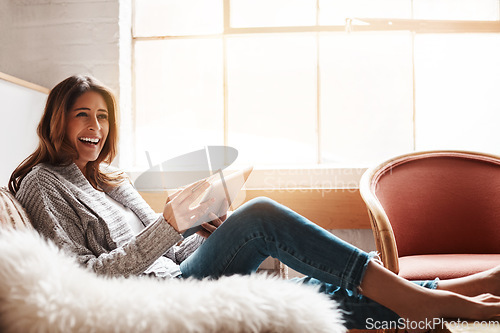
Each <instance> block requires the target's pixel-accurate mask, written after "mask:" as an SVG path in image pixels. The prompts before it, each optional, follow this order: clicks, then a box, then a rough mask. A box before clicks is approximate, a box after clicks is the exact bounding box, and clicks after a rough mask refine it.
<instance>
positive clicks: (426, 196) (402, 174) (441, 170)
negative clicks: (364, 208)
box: [362, 151, 500, 257]
mask: <svg viewBox="0 0 500 333" xmlns="http://www.w3.org/2000/svg"><path fill="white" fill-rule="evenodd" d="M365 176H366V177H365ZM362 182H365V183H367V184H368V187H369V191H368V192H369V193H368V194H367V193H366V192H367V191H366V190H365V193H364V194H363V193H362V195H364V196H363V198H364V199H365V202H367V205H368V208H369V210H370V213H372V216H378V217H382V219H383V218H386V219H387V220H388V221H386V222H388V223H390V226H392V231H393V234H394V238H395V241H396V244H397V252H398V255H399V257H402V256H407V255H417V254H438V253H440V254H442V253H500V157H497V156H492V155H486V154H481V153H475V152H461V151H430V152H418V153H412V154H408V155H404V156H399V157H396V158H394V159H391V160H390V161H387V162H385V163H383V164H381V165H379V166H378V167H375V168H372V169H370V170H368V171H367V172H366V173H365V175H364V179H363V180H362ZM366 196H372V198H371V200H370V198H368V200H366V198H365V197H366ZM369 201H371V202H372V203H373V205H369V204H368V202H369ZM378 210H379V211H378ZM372 223H373V221H372Z"/></svg>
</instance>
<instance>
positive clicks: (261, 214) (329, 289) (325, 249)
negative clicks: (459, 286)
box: [180, 198, 435, 329]
mask: <svg viewBox="0 0 500 333" xmlns="http://www.w3.org/2000/svg"><path fill="white" fill-rule="evenodd" d="M375 255H376V254H375V253H366V252H363V251H361V250H360V249H358V248H356V247H354V246H352V245H350V244H349V243H346V242H344V241H343V240H341V239H339V238H337V237H336V236H334V235H332V234H331V233H330V232H328V231H326V230H324V229H323V228H321V227H319V226H317V225H316V224H314V223H312V222H311V221H309V220H307V219H306V218H304V217H303V216H301V215H299V214H297V213H295V212H294V211H292V210H291V209H289V208H287V207H285V206H283V205H281V204H279V203H276V202H274V201H272V200H270V199H267V198H257V199H254V200H251V201H249V202H247V203H246V204H244V205H242V206H241V207H239V208H238V209H237V210H236V211H235V212H234V213H233V214H232V215H231V216H230V217H229V218H228V219H227V220H226V222H224V223H223V224H222V225H221V226H220V227H219V228H218V229H217V230H216V231H215V232H214V233H213V234H212V235H211V236H210V237H209V238H208V239H207V240H206V241H205V242H204V243H203V244H202V245H201V246H200V247H199V248H198V249H197V250H196V251H195V252H194V253H193V254H192V255H191V256H190V257H189V258H187V259H186V260H185V261H184V262H183V263H182V264H181V266H180V268H181V272H182V277H194V278H204V277H212V278H217V277H220V276H223V275H233V274H250V273H253V272H255V271H256V270H257V268H258V267H259V265H260V264H261V263H262V261H264V259H266V258H267V257H269V256H271V257H274V258H277V259H279V260H280V261H281V262H282V263H284V264H285V265H287V266H289V267H290V268H292V269H294V270H296V271H298V272H300V273H302V274H304V275H306V277H304V278H301V279H292V280H295V281H296V282H299V283H303V284H309V285H316V286H319V288H320V291H321V292H324V293H326V294H328V295H329V296H330V297H331V299H334V300H336V301H337V302H338V303H339V305H340V307H341V308H342V309H343V310H344V311H345V316H344V317H345V320H346V326H347V327H348V328H349V329H350V328H365V327H366V324H367V320H368V319H369V318H371V320H377V321H397V320H398V319H399V316H398V315H397V314H396V313H394V312H393V311H391V310H389V309H388V308H386V307H384V306H382V305H380V304H378V303H376V302H374V301H372V300H370V299H369V298H367V297H363V296H362V295H359V294H358V293H357V287H358V286H359V285H360V283H361V280H362V279H363V276H364V273H365V270H366V266H367V264H368V262H369V261H370V260H371V258H372V257H374V256H375ZM417 283H419V284H420V285H423V286H425V287H428V288H435V282H430V281H425V282H424V281H423V282H417Z"/></svg>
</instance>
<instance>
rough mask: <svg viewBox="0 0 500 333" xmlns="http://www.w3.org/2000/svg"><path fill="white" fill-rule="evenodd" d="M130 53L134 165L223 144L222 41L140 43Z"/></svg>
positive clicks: (193, 40) (144, 164)
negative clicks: (133, 81)
mask: <svg viewBox="0 0 500 333" xmlns="http://www.w3.org/2000/svg"><path fill="white" fill-rule="evenodd" d="M135 55H136V60H135V62H136V66H135V68H136V72H135V75H136V120H135V124H136V144H137V151H136V158H137V165H142V166H146V165H147V160H146V157H145V156H146V155H145V153H144V152H145V151H149V152H150V153H151V155H152V156H151V157H152V159H153V163H160V162H163V161H164V160H165V159H167V158H171V157H175V156H176V155H180V154H184V153H188V152H190V151H192V150H197V149H201V148H203V147H204V146H206V145H222V144H223V143H224V138H223V133H224V131H223V127H224V119H223V114H224V112H223V83H222V44H221V40H220V39H183V40H162V41H139V42H136V48H135Z"/></svg>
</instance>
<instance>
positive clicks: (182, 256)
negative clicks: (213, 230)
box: [167, 234, 205, 265]
mask: <svg viewBox="0 0 500 333" xmlns="http://www.w3.org/2000/svg"><path fill="white" fill-rule="evenodd" d="M204 241H205V238H203V237H202V236H200V235H198V234H194V235H191V236H189V237H187V238H185V239H184V240H183V241H182V243H181V244H180V245H178V246H174V247H172V249H171V251H169V252H167V257H168V258H170V259H172V260H173V261H174V262H175V263H176V264H178V265H180V264H181V263H182V262H183V261H184V260H186V258H187V257H189V256H190V255H191V254H192V253H193V252H194V251H196V249H198V248H199V247H200V245H201V244H203V242H204Z"/></svg>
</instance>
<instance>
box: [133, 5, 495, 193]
mask: <svg viewBox="0 0 500 333" xmlns="http://www.w3.org/2000/svg"><path fill="white" fill-rule="evenodd" d="M136 1H138V0H133V3H132V29H131V30H132V31H131V34H132V108H131V113H130V116H131V121H132V123H133V122H134V120H135V119H136V117H137V114H136V110H137V108H136V98H135V90H136V89H135V88H136V86H135V85H136V80H135V47H136V43H137V42H139V41H152V40H166V39H202V38H203V39H205V38H218V39H219V38H220V39H221V40H222V48H223V50H222V55H223V59H222V61H223V86H224V87H223V94H224V96H223V101H224V102H223V105H224V110H223V121H224V124H223V129H224V134H223V136H224V145H228V132H229V129H228V117H229V110H228V73H227V47H226V46H227V38H228V37H231V36H237V35H246V34H254V35H259V34H290V33H293V34H295V33H315V35H316V47H317V50H316V57H317V58H316V99H317V100H316V102H317V103H316V125H317V136H316V141H317V144H316V156H317V158H316V164H315V165H314V166H313V167H308V166H290V167H288V168H286V167H285V168H281V169H276V168H272V167H262V168H259V170H257V171H258V172H260V173H261V174H264V175H265V174H267V173H269V172H272V171H277V170H281V172H282V173H287V172H288V173H289V174H293V175H294V176H293V177H291V179H296V174H297V172H303V173H306V174H307V173H311V172H315V171H314V170H318V169H323V170H327V172H326V173H327V174H328V173H329V172H328V170H336V171H335V173H339V174H344V175H348V174H355V176H353V177H351V178H350V180H349V184H350V185H349V186H348V188H351V187H352V185H353V184H357V182H358V181H359V178H360V176H359V175H358V173H359V170H365V168H364V167H361V168H360V167H359V166H358V167H333V168H332V166H328V165H325V164H322V155H321V150H322V145H321V137H322V133H321V103H320V99H321V96H320V92H321V79H320V78H321V77H320V75H319V73H320V52H319V47H320V41H319V37H320V34H321V33H323V32H348V33H356V32H368V31H370V32H373V31H380V32H387V31H409V32H411V36H412V37H411V44H412V49H413V50H414V46H415V36H416V35H417V34H430V33H432V34H449V33H452V34H457V33H500V19H499V20H496V21H470V20H421V19H393V18H358V17H353V18H348V19H346V22H345V24H344V25H320V24H319V8H320V5H319V0H316V24H315V25H313V26H282V27H238V28H234V27H231V24H230V22H231V8H230V6H231V0H222V10H223V21H224V22H223V31H222V32H221V33H217V34H193V35H182V36H176V35H160V36H137V35H136V34H135V7H136ZM412 15H413V14H412ZM499 16H500V15H499ZM414 57H415V52H414V51H412V60H411V61H412V71H413V75H412V80H413V82H412V86H413V101H412V104H413V106H412V112H413V133H412V134H413V150H414V151H415V143H416V139H415V133H416V129H415V113H416V100H415V62H414ZM131 137H132V140H134V141H135V125H133V124H132V133H131ZM132 150H133V153H132V154H133V158H132V159H131V160H135V147H134V148H133V149H132ZM129 162H132V163H133V162H135V161H129ZM285 170H286V171H285ZM353 170H358V171H356V172H354V173H353ZM325 181H326V178H325V179H323V181H322V183H325ZM320 183H321V182H320ZM263 186H264V184H258V183H256V184H254V187H256V188H257V187H263ZM311 187H315V186H314V184H311ZM336 187H342V185H341V184H337V185H336ZM342 188H344V187H342ZM346 188H347V187H346Z"/></svg>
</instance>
